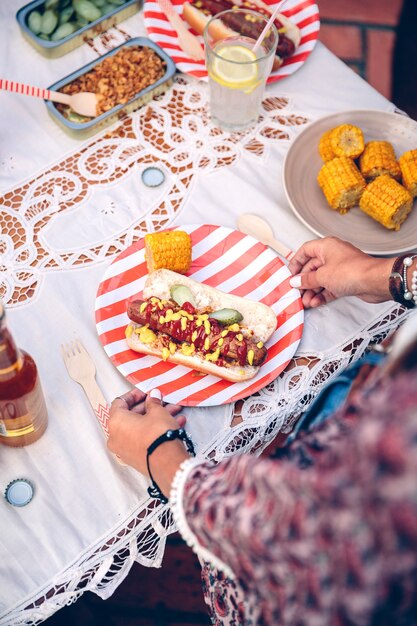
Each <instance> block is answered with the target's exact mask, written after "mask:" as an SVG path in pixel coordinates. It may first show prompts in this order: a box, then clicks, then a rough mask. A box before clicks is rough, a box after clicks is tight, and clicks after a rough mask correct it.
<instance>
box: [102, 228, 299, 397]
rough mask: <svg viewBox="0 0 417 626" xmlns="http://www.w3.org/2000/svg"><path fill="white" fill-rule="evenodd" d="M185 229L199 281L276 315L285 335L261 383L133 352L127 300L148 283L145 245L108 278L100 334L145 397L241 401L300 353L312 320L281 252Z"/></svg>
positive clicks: (275, 339) (271, 344) (128, 253)
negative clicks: (127, 334) (308, 320)
mask: <svg viewBox="0 0 417 626" xmlns="http://www.w3.org/2000/svg"><path fill="white" fill-rule="evenodd" d="M181 230H185V231H186V232H188V233H189V234H190V236H191V240H192V246H193V248H192V250H193V262H192V265H191V268H190V271H189V272H188V275H189V276H190V277H191V278H193V279H194V280H198V281H199V282H203V283H207V284H208V285H211V286H212V287H217V288H218V289H221V290H222V291H225V292H227V293H233V294H235V295H238V296H245V297H248V298H250V299H251V300H255V301H259V302H263V303H264V304H267V305H268V306H271V307H272V308H273V310H274V311H275V313H276V315H277V322H278V324H277V329H276V331H275V332H274V334H273V335H272V337H271V339H270V340H269V341H268V343H267V344H266V346H267V348H268V358H267V360H266V361H265V363H264V364H263V365H262V367H261V368H260V370H259V372H258V374H257V375H256V377H255V378H252V379H251V380H249V381H246V382H241V383H230V382H228V381H225V380H220V379H219V378H217V377H215V376H212V375H201V374H199V373H197V372H195V370H191V369H189V368H187V367H184V366H182V365H175V364H173V363H169V362H164V361H162V360H160V359H157V358H156V357H153V356H147V355H141V354H139V353H137V352H134V351H133V350H130V349H129V348H128V347H127V344H126V340H125V335H124V331H125V328H126V325H127V324H128V322H129V319H128V317H127V314H126V302H127V300H128V299H130V298H132V297H133V296H136V297H139V298H140V297H141V292H142V289H143V286H144V283H145V280H146V277H147V269H146V264H145V256H144V241H143V239H141V240H139V241H137V242H136V243H134V244H133V245H131V246H130V247H129V248H127V249H126V250H125V251H124V252H122V253H121V254H120V255H119V256H118V257H117V258H116V259H115V260H114V261H113V263H112V264H111V265H110V266H109V267H108V269H107V271H106V272H105V274H104V277H103V279H102V281H101V283H100V285H99V288H98V292H97V297H96V303H95V316H96V326H97V332H98V335H99V338H100V341H101V343H102V344H103V346H104V349H105V351H106V353H107V355H108V356H109V357H110V359H111V361H112V362H113V364H114V365H115V366H116V367H117V369H118V370H119V372H121V373H122V374H123V376H125V377H126V378H127V379H128V380H129V381H130V382H131V383H133V384H134V385H136V387H138V388H139V389H140V390H141V391H143V392H145V393H148V392H149V391H150V390H151V389H154V388H155V387H158V389H160V390H161V391H162V394H163V398H164V400H165V401H166V402H170V403H173V404H180V405H183V406H194V405H199V406H213V405H218V404H226V403H228V402H234V401H236V400H239V399H240V398H245V397H247V396H250V395H251V394H252V393H255V392H256V391H258V390H259V389H262V387H265V385H267V384H268V383H269V382H271V381H272V380H274V379H275V378H276V377H277V376H278V375H279V374H280V373H281V372H282V371H283V369H284V368H285V367H286V365H287V364H288V362H289V361H290V359H291V358H292V356H293V355H294V353H295V351H296V349H297V346H298V344H299V342H300V339H301V334H302V329H303V320H304V311H303V305H302V302H301V298H300V294H299V291H298V290H296V289H292V288H291V287H290V285H289V281H288V279H289V277H290V272H289V270H288V268H287V267H286V266H285V265H284V264H283V263H282V261H281V260H280V259H279V257H278V256H277V254H276V253H275V252H274V251H273V250H271V249H270V248H268V247H267V246H264V245H263V244H262V243H260V242H259V241H257V240H256V239H253V237H249V236H248V235H244V234H243V233H241V232H240V231H237V230H232V229H230V228H225V227H224V226H214V225H189V226H181Z"/></svg>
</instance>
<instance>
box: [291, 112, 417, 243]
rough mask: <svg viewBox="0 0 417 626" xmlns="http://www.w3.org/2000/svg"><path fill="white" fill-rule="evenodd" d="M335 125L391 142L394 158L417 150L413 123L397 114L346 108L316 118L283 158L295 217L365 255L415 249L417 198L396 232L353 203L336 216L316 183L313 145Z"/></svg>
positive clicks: (416, 126)
mask: <svg viewBox="0 0 417 626" xmlns="http://www.w3.org/2000/svg"><path fill="white" fill-rule="evenodd" d="M339 124H353V125H355V126H359V127H360V128H361V129H362V130H363V133H364V135H365V140H366V141H370V140H377V139H379V140H383V141H390V142H391V143H392V145H393V146H394V149H395V153H396V155H397V157H400V156H401V155H402V154H403V153H404V152H405V151H406V150H413V149H416V148H417V123H416V122H415V121H413V120H412V119H410V118H408V117H405V116H404V115H399V114H397V113H387V112H384V111H372V110H366V111H346V112H343V113H334V114H332V115H328V116H326V117H323V118H320V119H319V120H317V121H316V122H313V123H312V124H310V125H309V126H308V127H307V128H306V129H305V130H304V131H303V132H302V133H301V134H300V135H298V137H297V138H296V139H295V140H294V142H293V143H292V145H291V146H290V149H289V150H288V153H287V156H286V158H285V161H284V168H283V185H284V190H285V193H286V195H287V198H288V201H289V203H290V205H291V208H292V209H293V211H294V213H295V214H296V215H297V216H298V218H299V219H300V220H301V221H302V222H303V223H304V224H305V225H306V226H307V227H308V228H309V229H310V230H312V231H313V233H315V234H316V235H320V236H321V237H325V236H327V235H334V236H336V237H340V238H341V239H345V240H346V241H350V242H351V243H353V244H354V245H355V246H357V247H358V248H360V249H361V250H363V251H364V252H367V253H368V254H376V255H389V254H399V253H401V252H408V251H409V250H412V249H414V248H417V201H416V200H415V201H414V207H413V210H412V211H411V213H410V215H409V216H408V218H407V219H406V221H405V222H404V224H403V225H402V226H401V229H400V230H399V231H390V230H388V229H387V228H384V226H382V225H381V224H379V223H378V222H376V221H375V220H373V219H372V218H370V217H369V216H367V215H366V214H365V213H363V212H362V211H361V210H360V209H359V207H354V208H353V209H351V210H350V211H349V212H348V213H346V214H345V215H340V213H338V212H337V211H334V210H333V209H331V208H330V207H329V205H328V204H327V202H326V199H325V197H324V195H323V193H322V191H321V189H320V187H319V185H318V183H317V174H318V172H319V170H320V168H321V166H322V165H323V162H322V160H321V158H320V155H319V151H318V145H319V140H320V137H321V135H322V134H323V133H324V132H325V131H326V130H328V129H330V128H333V127H334V126H338V125H339Z"/></svg>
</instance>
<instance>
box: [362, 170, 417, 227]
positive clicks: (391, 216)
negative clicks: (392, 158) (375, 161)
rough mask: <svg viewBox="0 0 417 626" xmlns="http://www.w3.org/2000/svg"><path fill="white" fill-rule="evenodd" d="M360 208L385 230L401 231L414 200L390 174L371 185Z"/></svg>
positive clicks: (363, 195)
mask: <svg viewBox="0 0 417 626" xmlns="http://www.w3.org/2000/svg"><path fill="white" fill-rule="evenodd" d="M359 206H360V208H361V209H362V211H364V212H365V213H366V214H367V215H369V216H370V217H372V218H373V219H374V220H377V222H379V223H380V224H382V225H383V226H385V228H389V229H390V230H399V229H400V226H401V224H402V223H403V222H404V220H405V219H406V217H407V215H408V214H409V213H410V211H411V208H412V206H413V198H412V196H411V194H410V193H409V192H408V191H407V189H405V188H404V187H403V186H402V185H400V183H398V182H397V181H396V180H394V179H393V178H391V176H388V174H383V175H382V176H378V177H377V178H375V180H373V181H372V182H371V183H369V185H368V186H367V187H366V189H365V191H364V192H363V194H362V198H361V199H360V202H359Z"/></svg>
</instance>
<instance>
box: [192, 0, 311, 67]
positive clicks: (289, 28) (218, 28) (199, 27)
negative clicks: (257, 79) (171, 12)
mask: <svg viewBox="0 0 417 626" xmlns="http://www.w3.org/2000/svg"><path fill="white" fill-rule="evenodd" d="M251 3H252V4H253V5H256V6H258V7H260V8H262V9H264V10H266V11H268V13H269V14H270V13H271V9H270V7H269V6H268V5H267V4H265V3H263V2H262V1H261V0H251ZM234 4H235V5H236V6H240V3H239V2H238V1H236V2H235V3H234ZM242 8H244V7H242ZM254 9H255V7H254ZM182 15H183V18H184V19H185V20H186V22H187V23H188V24H189V25H190V26H191V28H192V29H193V30H195V31H196V32H197V33H198V34H199V35H202V34H203V32H204V29H205V27H206V24H207V22H208V21H209V20H210V19H211V18H212V16H211V15H206V14H205V13H203V12H202V11H200V10H199V9H198V8H197V7H196V6H195V5H193V4H190V3H189V2H185V3H184V4H183V9H182ZM276 19H277V20H278V21H279V22H280V23H281V24H282V26H283V29H285V36H286V37H288V39H290V40H291V41H292V42H293V44H294V47H295V48H298V46H299V45H300V40H301V32H300V29H299V28H298V26H297V25H296V24H294V23H293V22H291V20H289V19H288V18H287V17H285V15H282V14H281V13H278V15H277V17H276ZM235 35H236V32H235V31H234V30H232V29H231V28H229V27H228V26H226V24H222V23H221V22H220V21H218V22H216V23H215V24H212V25H211V27H210V36H211V37H212V38H213V40H214V41H218V40H221V39H225V38H227V37H233V36H235ZM283 62H284V59H283V58H282V57H281V56H280V55H279V53H278V52H277V54H276V55H275V57H274V62H273V66H272V71H276V70H278V69H279V68H280V67H281V65H282V64H283Z"/></svg>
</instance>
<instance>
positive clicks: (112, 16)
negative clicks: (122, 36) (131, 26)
mask: <svg viewBox="0 0 417 626" xmlns="http://www.w3.org/2000/svg"><path fill="white" fill-rule="evenodd" d="M78 1H80V0H78ZM96 2H97V5H99V4H101V9H100V8H98V7H96V9H98V12H102V11H105V13H103V14H102V15H101V16H100V17H98V18H97V19H94V21H91V22H86V18H82V17H81V16H80V17H79V19H78V20H76V21H75V19H74V15H75V14H74V13H73V14H72V16H71V17H70V18H69V19H68V22H71V23H72V24H74V25H75V24H77V25H79V27H78V28H77V29H76V30H75V31H74V32H73V33H70V34H69V35H67V36H65V37H63V38H62V39H59V40H57V41H50V40H49V39H44V38H43V37H49V35H44V34H42V33H39V34H35V33H34V32H32V30H31V29H30V28H29V26H28V20H29V18H30V16H31V14H32V13H33V12H34V11H35V12H36V13H42V14H44V12H45V10H49V11H52V12H55V13H56V12H58V14H59V16H60V18H59V19H60V20H61V14H62V13H63V12H64V11H65V10H67V11H68V10H69V7H70V6H72V2H71V0H56V4H55V2H54V0H46V1H45V0H34V1H33V2H30V3H29V4H26V5H25V6H24V7H22V8H21V9H19V11H18V12H17V13H16V19H17V22H18V24H19V26H20V29H21V32H22V34H23V36H24V37H25V38H26V39H27V41H29V43H30V44H32V45H33V46H34V47H35V48H36V50H37V51H38V52H40V53H41V54H43V55H44V56H46V57H49V58H51V59H54V58H57V57H60V56H62V55H64V54H67V53H68V52H71V50H74V49H75V48H77V47H78V46H81V45H82V44H83V43H84V42H85V41H86V40H87V39H91V38H92V37H96V36H97V35H99V34H100V33H102V32H104V31H106V30H108V29H109V28H111V27H112V26H115V25H116V24H119V23H120V22H122V21H123V20H126V19H127V18H128V17H131V16H132V15H134V14H135V13H137V12H138V11H139V9H140V7H141V2H140V0H113V2H104V0H96ZM88 5H91V2H90V0H88ZM94 6H95V5H94ZM48 7H50V8H48ZM59 7H62V9H61V12H59V11H58V9H59ZM84 7H85V2H84ZM90 9H91V6H90ZM93 15H94V14H93ZM90 17H91V14H90ZM83 22H86V23H85V24H84V25H81V24H82V23H83ZM66 23H67V22H65V24H66ZM58 27H59V26H58ZM74 27H75V26H74ZM48 30H49V29H48ZM54 32H56V28H55V29H54V30H53V32H52V33H51V36H53V33H54Z"/></svg>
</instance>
